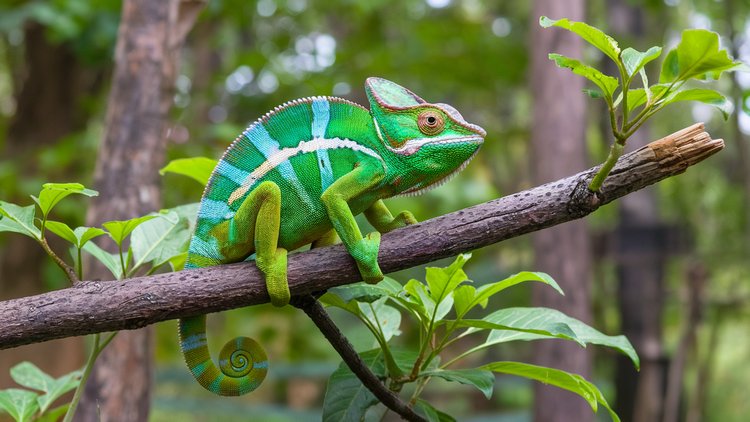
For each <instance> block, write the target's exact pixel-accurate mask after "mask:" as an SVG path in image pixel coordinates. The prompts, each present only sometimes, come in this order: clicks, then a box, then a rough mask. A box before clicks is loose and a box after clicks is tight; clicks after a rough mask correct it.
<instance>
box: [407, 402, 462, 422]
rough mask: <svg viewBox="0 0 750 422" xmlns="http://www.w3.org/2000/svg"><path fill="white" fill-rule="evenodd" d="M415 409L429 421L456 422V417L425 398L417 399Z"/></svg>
mask: <svg viewBox="0 0 750 422" xmlns="http://www.w3.org/2000/svg"><path fill="white" fill-rule="evenodd" d="M414 410H415V411H416V412H417V414H420V415H422V416H423V417H424V418H425V419H427V421H428V422H455V421H456V419H455V418H454V417H453V416H451V415H449V414H447V413H444V412H441V411H439V410H438V409H435V408H434V407H433V406H432V405H431V404H430V403H428V402H427V401H425V400H422V399H417V402H416V403H414Z"/></svg>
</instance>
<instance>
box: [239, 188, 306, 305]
mask: <svg viewBox="0 0 750 422" xmlns="http://www.w3.org/2000/svg"><path fill="white" fill-rule="evenodd" d="M234 221H235V224H234V227H233V228H232V231H233V232H234V233H236V234H237V235H236V236H234V238H235V239H236V241H235V243H236V244H246V245H250V244H252V245H253V248H252V250H254V251H255V264H256V265H257V266H258V269H260V270H261V271H262V272H263V274H264V275H265V277H266V289H268V296H270V297H271V303H273V304H274V305H276V306H285V305H286V304H288V303H289V298H290V297H291V296H290V293H289V286H288V284H287V279H286V264H287V260H286V255H287V251H286V249H284V248H279V247H278V243H279V227H280V225H281V190H280V189H279V186H278V185H276V184H275V183H273V182H263V183H261V184H260V185H258V187H256V188H255V189H253V190H252V192H250V194H249V195H248V196H247V198H246V199H245V201H244V202H243V203H242V205H240V208H239V209H238V210H237V213H235V215H234ZM245 255H247V254H245ZM225 256H226V254H225Z"/></svg>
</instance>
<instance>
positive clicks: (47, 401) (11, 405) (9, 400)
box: [0, 362, 82, 422]
mask: <svg viewBox="0 0 750 422" xmlns="http://www.w3.org/2000/svg"><path fill="white" fill-rule="evenodd" d="M81 375H82V372H81V371H73V372H71V373H69V374H66V375H63V376H61V377H60V378H52V377H51V376H49V375H48V374H46V373H44V372H43V371H42V370H41V369H39V368H38V367H36V365H34V364H33V363H31V362H21V363H19V364H18V365H16V366H14V367H13V368H11V369H10V377H11V378H13V381H15V382H16V383H18V384H19V385H21V386H23V387H26V388H8V389H5V390H0V410H2V411H5V412H6V413H8V414H9V415H10V416H11V417H12V418H13V419H14V420H15V421H16V422H26V421H39V422H42V421H44V422H53V421H56V420H58V419H59V418H60V417H61V416H62V415H64V414H65V413H66V412H67V410H68V406H69V404H67V403H66V404H63V405H61V406H58V407H55V408H52V404H53V403H54V402H55V401H56V400H57V399H58V398H60V397H61V396H62V395H64V394H65V393H68V392H69V391H71V390H73V389H74V388H76V387H77V386H78V384H79V383H80V381H81Z"/></svg>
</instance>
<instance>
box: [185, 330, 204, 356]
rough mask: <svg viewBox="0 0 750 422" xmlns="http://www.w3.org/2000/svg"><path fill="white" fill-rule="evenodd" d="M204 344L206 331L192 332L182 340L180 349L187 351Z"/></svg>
mask: <svg viewBox="0 0 750 422" xmlns="http://www.w3.org/2000/svg"><path fill="white" fill-rule="evenodd" d="M205 345H206V333H200V334H193V335H191V336H189V337H188V338H185V339H183V340H182V351H183V352H189V351H191V350H195V349H197V348H199V347H203V346H205Z"/></svg>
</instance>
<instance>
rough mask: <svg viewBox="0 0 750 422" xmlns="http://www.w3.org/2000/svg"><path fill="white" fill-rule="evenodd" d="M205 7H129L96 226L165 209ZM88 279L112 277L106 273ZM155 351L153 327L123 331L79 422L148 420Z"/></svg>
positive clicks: (100, 162) (98, 368)
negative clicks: (181, 76)
mask: <svg viewBox="0 0 750 422" xmlns="http://www.w3.org/2000/svg"><path fill="white" fill-rule="evenodd" d="M201 7H202V2H189V1H180V0H169V1H156V2H155V1H148V0H126V1H125V2H123V8H122V18H121V21H120V27H119V29H118V39H117V46H116V51H115V61H116V66H115V73H114V76H113V81H112V90H111V92H110V96H109V100H108V104H107V116H106V129H105V134H104V139H103V142H102V144H101V146H100V149H99V154H98V159H97V166H96V170H95V173H94V186H95V188H96V189H97V190H98V191H99V192H100V196H99V197H98V198H96V199H95V200H94V201H92V203H91V207H90V208H89V212H88V216H87V223H88V224H89V225H99V224H101V223H102V222H103V221H108V220H124V219H128V218H132V217H135V216H138V215H143V214H146V213H148V212H151V211H155V210H158V209H159V208H160V202H161V195H160V185H159V176H158V169H159V168H160V167H161V166H162V165H163V164H164V154H165V148H166V139H165V136H164V135H165V132H166V127H167V123H168V111H169V108H170V106H171V105H172V98H173V95H174V89H173V87H174V81H175V78H176V76H177V66H178V63H179V62H178V56H179V51H180V47H181V46H182V42H183V39H184V36H185V34H186V33H187V31H188V30H189V28H190V27H192V24H193V23H194V20H195V17H196V15H197V12H198V11H199V10H200V8H201ZM180 12H183V13H182V14H181V13H180ZM88 274H89V276H90V277H93V278H105V277H107V276H108V275H107V272H106V271H105V269H104V268H92V269H90V271H89V272H88ZM151 348H152V347H151V335H150V330H148V329H144V330H138V331H128V332H124V333H120V334H118V336H117V337H116V338H115V339H114V340H113V341H112V343H111V344H110V345H109V346H108V347H107V348H106V349H105V350H104V352H102V354H101V355H100V356H99V359H98V360H97V362H96V365H95V366H94V370H93V371H92V373H91V376H90V378H89V380H88V382H87V384H86V387H85V391H84V395H83V397H82V400H81V403H80V406H79V408H78V414H77V420H81V421H100V420H101V421H112V420H116V421H144V420H147V419H148V412H149V403H150V385H151V377H152V375H151V361H152V358H151ZM125 380H127V381H126V382H124V381H125Z"/></svg>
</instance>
